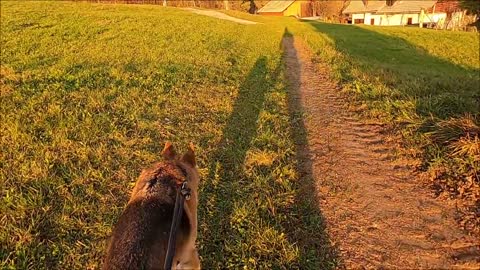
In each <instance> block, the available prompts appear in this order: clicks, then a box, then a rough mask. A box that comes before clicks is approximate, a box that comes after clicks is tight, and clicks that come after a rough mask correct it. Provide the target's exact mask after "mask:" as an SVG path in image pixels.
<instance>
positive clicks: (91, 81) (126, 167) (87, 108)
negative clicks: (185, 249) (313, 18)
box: [0, 2, 336, 269]
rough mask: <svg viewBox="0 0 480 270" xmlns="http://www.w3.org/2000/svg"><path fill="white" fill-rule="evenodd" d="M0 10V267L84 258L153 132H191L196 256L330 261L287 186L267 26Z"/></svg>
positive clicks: (126, 9) (292, 170) (277, 78)
mask: <svg viewBox="0 0 480 270" xmlns="http://www.w3.org/2000/svg"><path fill="white" fill-rule="evenodd" d="M1 18H2V20H1V23H2V25H1V29H2V36H1V38H2V40H1V42H2V48H1V50H2V51H1V57H2V58H1V61H2V70H1V73H2V79H1V104H2V106H1V116H2V119H1V121H2V131H1V141H0V143H1V149H2V151H1V160H2V162H1V167H0V168H1V169H0V173H1V174H0V177H1V178H0V181H1V184H2V186H3V189H2V202H1V213H2V215H1V219H0V226H1V227H2V231H1V234H0V236H1V237H0V243H1V245H0V246H1V250H0V261H1V266H0V268H19V269H25V268H57V269H68V268H72V269H84V268H98V267H99V266H100V265H101V261H102V256H103V252H104V249H105V245H106V242H107V240H108V236H109V234H110V232H111V229H112V227H113V225H114V223H115V221H116V220H117V218H118V216H119V215H120V213H121V211H122V210H123V208H124V206H125V204H126V202H127V198H128V196H129V192H130V190H131V188H132V187H133V184H134V182H135V180H136V177H137V176H138V174H139V172H140V170H141V169H142V167H144V166H146V165H149V164H150V163H152V162H154V161H156V160H158V159H159V158H160V151H161V148H162V146H163V144H164V142H165V141H167V140H170V141H172V142H174V143H175V144H178V146H186V145H187V143H188V142H190V141H192V142H194V143H195V144H196V145H197V150H198V152H197V155H198V158H199V167H200V170H201V175H202V185H201V190H200V194H201V204H200V205H201V208H200V220H199V224H200V231H199V234H200V236H199V241H198V242H199V249H200V255H201V259H202V264H203V267H204V268H206V269H211V268H227V267H233V266H235V267H245V268H249V269H252V268H259V267H260V268H274V269H280V268H283V269H291V268H300V267H302V268H305V267H306V268H312V269H318V268H320V267H323V268H328V267H331V266H333V265H334V264H335V263H336V262H335V260H334V258H333V257H332V258H330V257H328V256H330V255H329V254H331V251H330V249H329V248H328V244H329V243H328V240H327V239H324V238H323V237H324V235H323V229H322V226H323V225H322V219H321V216H320V214H318V213H317V212H315V211H314V210H313V208H312V207H310V204H309V202H308V201H304V200H301V198H300V196H299V195H298V183H297V182H296V180H297V179H298V178H299V176H298V173H297V169H296V165H295V164H296V157H295V147H294V140H293V135H292V132H291V125H290V121H291V117H290V115H289V112H288V110H287V101H286V100H287V91H286V89H285V83H284V82H285V79H284V77H283V76H284V75H283V66H282V63H281V55H282V54H281V50H280V41H281V38H282V35H283V30H284V29H283V28H282V27H280V26H277V27H271V28H265V26H263V25H258V26H242V25H238V24H236V23H233V22H227V21H221V20H217V19H213V18H209V17H204V16H199V15H194V14H191V13H188V12H185V11H180V10H177V9H170V8H167V9H165V8H162V7H159V6H130V5H128V6H126V5H90V4H73V3H52V2H2V8H1ZM309 235H311V236H309ZM305 236H309V238H310V239H311V240H313V241H315V239H320V240H319V241H316V243H315V245H306V244H302V237H303V238H304V237H305ZM317 247H321V248H317ZM327 257H328V258H327Z"/></svg>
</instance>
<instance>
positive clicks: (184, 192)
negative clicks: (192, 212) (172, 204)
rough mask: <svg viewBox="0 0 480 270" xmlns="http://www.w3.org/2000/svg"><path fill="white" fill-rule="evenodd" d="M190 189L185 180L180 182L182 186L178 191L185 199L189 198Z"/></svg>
mask: <svg viewBox="0 0 480 270" xmlns="http://www.w3.org/2000/svg"><path fill="white" fill-rule="evenodd" d="M191 192H192V190H191V189H190V188H189V187H187V181H185V182H183V183H182V186H181V187H180V193H181V194H182V196H183V197H184V198H185V200H187V201H188V200H190V196H191Z"/></svg>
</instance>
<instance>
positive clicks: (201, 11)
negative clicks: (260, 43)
mask: <svg viewBox="0 0 480 270" xmlns="http://www.w3.org/2000/svg"><path fill="white" fill-rule="evenodd" d="M184 10H188V11H190V12H193V13H195V14H200V15H205V16H210V17H214V18H217V19H221V20H227V21H232V22H236V23H240V24H257V22H252V21H248V20H243V19H239V18H235V17H232V16H228V15H227V14H225V13H221V12H218V11H215V10H204V9H196V8H184Z"/></svg>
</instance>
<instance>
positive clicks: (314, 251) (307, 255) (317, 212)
mask: <svg viewBox="0 0 480 270" xmlns="http://www.w3.org/2000/svg"><path fill="white" fill-rule="evenodd" d="M293 42H294V39H293V36H292V35H291V34H290V32H289V31H288V29H285V34H284V38H283V47H284V51H285V53H284V59H285V62H286V64H287V68H286V69H287V70H286V73H287V79H288V111H289V116H290V126H291V130H292V132H291V136H292V139H293V141H294V143H295V155H296V169H297V172H298V174H299V179H298V182H297V190H298V191H297V195H296V204H297V205H296V207H297V213H296V214H299V216H297V217H295V218H292V219H291V221H293V222H295V223H296V224H290V225H289V226H290V227H291V228H292V230H291V235H290V238H291V241H295V242H297V243H298V245H299V248H300V250H302V251H303V252H302V254H301V258H300V259H301V262H302V268H308V269H334V268H336V267H338V266H339V257H338V252H337V250H336V249H335V248H334V247H332V246H331V242H330V240H329V236H328V234H327V233H326V226H325V224H326V223H325V218H324V216H323V214H322V212H321V209H320V208H319V205H320V204H319V198H318V191H317V188H316V185H315V179H314V177H313V167H312V164H313V161H312V159H311V153H310V148H309V145H308V139H307V130H306V127H305V119H304V108H303V105H302V101H301V93H300V86H301V82H300V78H301V63H300V62H299V61H300V60H299V57H298V55H297V52H296V50H295V46H294V43H293ZM287 48H290V50H291V54H289V53H288V52H287ZM288 58H290V59H288ZM303 266H309V267H303Z"/></svg>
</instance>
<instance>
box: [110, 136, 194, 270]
mask: <svg viewBox="0 0 480 270" xmlns="http://www.w3.org/2000/svg"><path fill="white" fill-rule="evenodd" d="M162 155H163V157H164V159H165V161H164V162H159V163H156V164H154V165H153V166H152V167H150V168H148V169H146V170H144V171H143V172H142V173H141V174H140V177H139V178H138V181H137V183H136V184H135V187H134V189H133V192H132V196H131V197H130V201H129V202H128V204H127V207H126V209H125V211H124V212H123V213H122V215H121V216H120V219H119V220H118V222H117V225H116V226H115V229H114V230H113V233H112V238H111V241H110V245H109V247H108V250H107V255H106V259H105V264H104V267H103V269H162V268H163V265H164V262H165V256H166V253H167V246H168V237H169V233H170V226H171V223H172V217H173V209H174V206H175V196H176V191H177V188H178V187H179V184H181V183H182V182H183V181H185V180H187V183H188V184H187V185H188V187H189V188H190V189H191V198H190V200H188V201H185V204H184V212H183V216H182V218H181V223H180V228H179V229H178V231H177V241H176V249H175V257H174V259H173V269H200V259H199V258H198V253H197V250H196V248H195V241H196V239H197V206H198V183H199V174H198V171H197V169H196V165H195V154H194V151H193V145H190V148H189V149H188V151H187V152H186V153H185V154H184V155H183V156H182V157H181V158H177V154H176V152H175V149H174V147H173V146H172V144H170V143H168V142H167V143H166V144H165V148H164V149H163V151H162Z"/></svg>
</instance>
